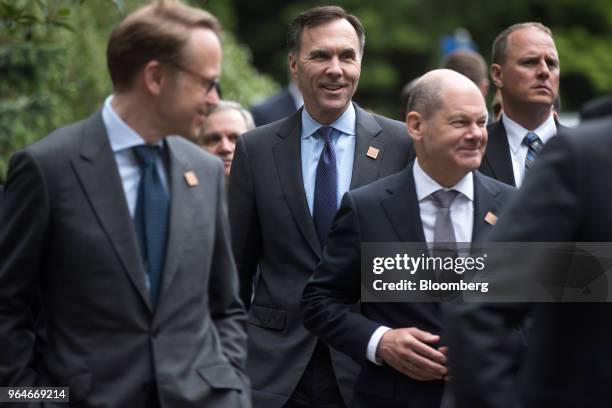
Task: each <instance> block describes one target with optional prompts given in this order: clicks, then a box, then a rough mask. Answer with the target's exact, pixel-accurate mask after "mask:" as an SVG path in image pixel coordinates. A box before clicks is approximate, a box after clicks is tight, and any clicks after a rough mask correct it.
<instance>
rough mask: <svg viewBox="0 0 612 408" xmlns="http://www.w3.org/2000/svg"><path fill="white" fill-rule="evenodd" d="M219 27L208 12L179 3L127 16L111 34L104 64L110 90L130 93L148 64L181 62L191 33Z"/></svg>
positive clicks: (148, 7) (154, 5) (158, 3)
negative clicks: (197, 29)
mask: <svg viewBox="0 0 612 408" xmlns="http://www.w3.org/2000/svg"><path fill="white" fill-rule="evenodd" d="M195 28H207V29H209V30H211V31H213V32H214V33H215V34H217V35H219V32H220V30H221V26H220V24H219V22H218V21H217V19H216V18H215V17H214V16H213V15H212V14H210V13H208V12H207V11H204V10H201V9H197V8H193V7H190V6H187V5H185V4H182V3H181V2H180V1H171V0H166V1H163V0H161V1H156V2H154V3H151V4H149V5H146V6H144V7H141V8H139V9H138V10H136V11H134V12H133V13H131V14H130V15H128V16H127V17H126V18H125V19H124V20H123V21H122V22H121V23H120V24H119V25H118V26H117V27H116V28H115V29H114V30H113V32H112V34H111V37H110V40H109V42H108V46H107V49H106V61H107V65H108V71H109V73H110V77H111V80H112V82H113V87H114V88H115V90H117V91H122V90H126V89H129V88H130V87H131V86H132V83H133V81H134V78H135V77H136V74H137V73H138V71H139V70H140V69H141V68H142V67H143V66H145V65H146V64H147V63H148V62H149V61H151V60H159V61H162V62H173V61H174V62H180V60H181V59H182V52H183V48H184V47H185V44H186V43H187V41H188V39H189V34H190V32H191V30H193V29H195Z"/></svg>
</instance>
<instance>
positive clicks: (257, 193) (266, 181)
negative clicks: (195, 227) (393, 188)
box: [228, 105, 412, 408]
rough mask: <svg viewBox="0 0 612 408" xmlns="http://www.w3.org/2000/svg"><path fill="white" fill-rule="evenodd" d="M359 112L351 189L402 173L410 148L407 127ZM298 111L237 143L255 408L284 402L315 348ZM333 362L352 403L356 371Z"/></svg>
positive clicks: (233, 209)
mask: <svg viewBox="0 0 612 408" xmlns="http://www.w3.org/2000/svg"><path fill="white" fill-rule="evenodd" d="M355 111H356V145H355V156H354V164H353V171H352V178H351V188H355V187H358V186H362V185H365V184H368V183H371V182H372V181H375V180H376V179H378V178H380V177H383V176H386V175H389V174H392V173H395V172H397V171H400V170H401V169H403V168H405V167H406V165H407V163H408V160H409V157H410V155H411V152H412V150H411V146H412V145H411V142H410V138H409V136H408V134H407V132H406V128H405V125H404V124H402V123H401V122H397V121H394V120H390V119H387V118H384V117H382V116H379V115H375V114H370V113H368V112H366V111H364V110H363V109H361V108H360V107H358V106H356V105H355ZM301 115H302V110H301V109H300V110H298V111H297V112H296V113H295V114H294V115H292V116H290V117H288V118H286V119H284V120H281V121H277V122H274V123H271V124H269V125H266V126H262V127H259V128H256V129H254V130H252V131H250V132H247V133H246V134H244V135H243V136H242V137H240V138H239V139H238V142H237V144H236V152H235V155H234V161H233V163H232V172H231V175H230V183H229V191H228V193H229V213H230V221H231V225H232V240H233V248H234V254H235V256H236V264H237V267H238V273H239V275H240V285H241V298H242V300H243V302H245V304H247V305H250V306H249V317H248V322H249V326H248V328H249V329H248V331H249V339H248V343H249V357H248V364H247V368H248V373H249V376H250V378H251V381H252V386H253V401H254V404H255V406H261V407H265V408H274V407H281V406H282V405H283V404H284V403H285V402H286V401H287V399H288V398H289V396H290V395H291V393H292V392H293V390H294V388H295V386H296V385H297V383H298V381H299V379H300V378H301V376H302V373H303V372H304V369H305V368H306V366H307V364H308V362H309V361H310V359H311V356H312V353H313V350H314V348H315V345H316V338H315V337H314V336H313V335H312V334H310V333H308V331H307V330H306V329H305V328H304V326H303V325H302V315H301V313H300V308H299V303H300V298H301V296H302V290H303V289H304V285H305V284H306V281H307V280H308V279H309V278H310V275H311V274H312V271H313V270H314V268H315V267H316V265H317V263H318V262H319V258H320V256H321V248H320V244H319V241H318V238H317V234H316V232H315V227H314V224H313V222H312V217H311V215H310V210H309V208H308V203H307V200H306V193H305V191H304V185H303V178H302V167H301V153H300V149H301V141H300V135H301ZM368 151H369V152H370V154H369V155H368ZM256 275H257V276H258V279H257V281H256V284H255V280H254V277H255V276H256ZM252 297H253V299H251V298H252ZM332 359H333V363H334V367H335V373H336V377H337V379H338V383H339V385H340V390H341V392H342V394H343V397H344V398H345V400H346V401H348V400H349V399H350V395H351V394H352V387H353V381H354V378H355V375H356V372H357V367H356V365H355V363H354V362H352V361H350V359H348V358H347V357H346V356H343V355H341V354H339V353H336V352H335V351H334V350H332Z"/></svg>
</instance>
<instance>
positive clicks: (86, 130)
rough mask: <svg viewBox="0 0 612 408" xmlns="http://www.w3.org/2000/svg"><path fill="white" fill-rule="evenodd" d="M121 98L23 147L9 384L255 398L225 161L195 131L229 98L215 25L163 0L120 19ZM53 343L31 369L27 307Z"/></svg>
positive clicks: (95, 401)
mask: <svg viewBox="0 0 612 408" xmlns="http://www.w3.org/2000/svg"><path fill="white" fill-rule="evenodd" d="M107 61H108V69H109V73H110V77H111V79H112V82H113V95H112V96H110V97H109V98H108V99H107V100H106V102H105V103H104V106H103V108H102V110H101V112H97V113H95V114H94V115H92V116H91V117H90V118H88V119H85V120H84V121H82V122H79V123H76V124H72V125H69V126H67V127H64V128H62V129H59V130H57V131H55V132H53V133H52V134H51V135H49V136H47V137H45V138H43V139H42V140H40V141H39V142H37V143H34V144H33V145H31V146H28V147H26V148H25V149H24V150H22V151H20V152H18V153H16V154H15V155H14V156H13V158H12V160H11V165H10V169H9V175H8V179H7V185H6V191H5V193H6V194H5V199H4V203H3V209H4V211H2V214H1V215H0V225H2V229H1V230H0V298H2V299H3V300H2V302H1V303H2V305H1V306H0V384H2V385H3V386H11V387H14V386H34V385H38V386H49V385H54V386H55V385H61V386H66V387H70V403H71V404H75V405H78V406H83V407H93V406H109V407H141V408H145V407H146V408H151V407H153V408H155V407H161V406H164V407H186V406H201V407H204V406H205V407H248V406H250V402H249V398H250V396H249V385H248V380H247V379H246V377H245V375H244V364H245V358H246V353H245V348H246V333H245V317H246V316H245V313H244V309H243V305H242V303H241V302H240V300H239V297H238V284H237V277H236V270H235V267H234V261H233V259H232V256H231V249H230V241H229V228H228V222H227V219H226V209H225V198H224V197H225V194H224V190H225V177H224V170H223V166H222V165H221V162H220V161H219V160H218V159H216V158H214V157H212V156H211V155H209V154H207V153H205V152H203V151H202V150H201V149H199V148H197V147H196V146H195V145H193V144H192V143H190V142H188V141H186V140H185V139H184V138H183V137H177V136H170V135H181V136H184V137H187V138H191V139H193V138H195V137H196V135H197V134H198V133H199V132H200V129H201V127H202V125H203V123H204V120H205V117H206V114H207V113H208V112H209V110H210V109H211V107H213V106H215V105H217V103H218V102H219V93H218V89H217V88H216V85H215V84H217V78H218V77H219V75H220V65H221V43H220V41H219V24H218V22H217V20H216V18H215V17H213V16H212V15H210V14H209V13H207V12H205V11H202V10H199V9H195V8H192V7H188V6H186V5H183V4H181V3H180V2H162V1H160V2H155V3H152V4H150V5H147V6H144V7H142V8H140V9H138V10H137V11H135V12H133V13H132V14H130V15H129V16H127V17H126V19H125V20H124V21H123V22H122V23H120V25H119V26H118V27H117V28H116V29H115V30H114V31H113V33H112V35H111V38H110V40H109V43H108V48H107ZM38 291H40V294H41V295H40V298H41V300H42V305H43V311H44V316H45V319H46V329H47V337H48V342H47V344H46V348H45V349H44V350H43V355H42V361H41V362H40V364H37V365H36V366H33V365H32V364H31V355H32V352H33V348H34V340H33V339H34V335H33V327H32V322H31V320H32V319H31V317H30V310H29V305H31V304H32V300H33V298H34V296H35V295H36V293H37V292H38Z"/></svg>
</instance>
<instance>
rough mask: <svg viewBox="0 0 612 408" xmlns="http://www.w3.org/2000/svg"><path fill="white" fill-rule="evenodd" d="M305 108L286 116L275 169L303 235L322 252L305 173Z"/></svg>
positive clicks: (274, 150) (314, 249) (280, 135)
mask: <svg viewBox="0 0 612 408" xmlns="http://www.w3.org/2000/svg"><path fill="white" fill-rule="evenodd" d="M301 123H302V109H300V110H298V111H297V112H296V113H294V114H293V115H292V116H290V117H289V118H287V119H286V120H285V121H284V123H283V124H282V126H281V127H280V129H279V130H278V137H279V139H280V140H279V143H277V144H276V145H275V146H274V147H273V154H274V161H275V163H276V171H277V173H278V177H279V180H280V186H281V189H282V191H283V194H284V196H285V199H286V200H287V204H288V205H289V210H290V211H291V214H292V215H293V218H294V219H295V222H296V223H297V225H298V227H299V229H300V231H301V232H302V235H303V236H304V239H306V242H308V245H310V247H311V248H312V250H313V251H314V252H315V254H317V256H318V257H320V256H321V248H320V244H319V239H318V238H317V233H316V231H315V227H314V224H313V222H312V216H311V215H310V210H309V209H308V201H307V200H306V192H305V191H304V178H303V176H302V155H301V141H300V137H301V128H302V125H301Z"/></svg>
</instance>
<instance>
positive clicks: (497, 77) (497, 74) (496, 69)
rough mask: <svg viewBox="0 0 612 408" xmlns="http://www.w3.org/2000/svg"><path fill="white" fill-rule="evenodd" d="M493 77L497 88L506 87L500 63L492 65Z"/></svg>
mask: <svg viewBox="0 0 612 408" xmlns="http://www.w3.org/2000/svg"><path fill="white" fill-rule="evenodd" d="M491 78H492V79H493V84H494V85H495V87H496V88H498V89H501V88H503V87H504V75H503V73H502V67H501V65H499V64H492V65H491Z"/></svg>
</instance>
